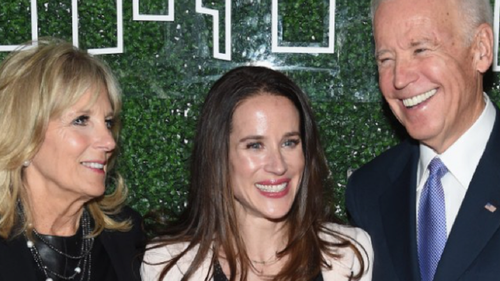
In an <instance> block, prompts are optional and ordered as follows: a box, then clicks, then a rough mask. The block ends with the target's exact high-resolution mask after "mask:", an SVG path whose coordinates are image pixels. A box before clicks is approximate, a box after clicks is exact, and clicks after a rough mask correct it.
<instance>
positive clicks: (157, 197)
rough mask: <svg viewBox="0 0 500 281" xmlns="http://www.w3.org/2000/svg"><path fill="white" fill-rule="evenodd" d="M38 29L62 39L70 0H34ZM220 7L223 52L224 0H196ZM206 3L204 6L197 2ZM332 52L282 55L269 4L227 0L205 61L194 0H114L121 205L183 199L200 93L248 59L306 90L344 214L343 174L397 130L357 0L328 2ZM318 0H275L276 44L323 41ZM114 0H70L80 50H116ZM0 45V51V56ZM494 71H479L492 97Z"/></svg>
mask: <svg viewBox="0 0 500 281" xmlns="http://www.w3.org/2000/svg"><path fill="white" fill-rule="evenodd" d="M36 2H37V9H38V26H39V31H38V34H39V36H57V37H60V38H63V39H66V40H68V41H71V40H72V38H73V34H72V27H71V1H70V0H57V1H56V0H38V1H36ZM202 2H203V5H204V7H207V8H211V9H216V10H217V11H219V13H220V16H221V18H220V22H219V28H220V38H218V39H216V40H219V46H220V52H222V53H225V52H226V51H229V50H226V49H225V47H224V45H225V38H224V36H225V30H224V29H225V26H224V20H225V15H224V10H225V1H223V0H214V1H209V2H207V1H202ZM205 2H206V3H205ZM335 2H336V10H335V38H334V49H335V51H334V53H331V54H289V53H277V52H273V51H272V49H271V38H272V35H271V20H272V16H271V1H261V0H236V1H232V17H231V20H232V23H233V24H232V27H231V31H232V36H233V37H232V41H231V46H232V47H231V51H232V59H231V60H230V61H226V60H221V59H215V58H214V57H213V46H214V39H213V32H214V30H213V19H212V17H211V16H209V15H205V14H199V13H196V11H195V0H180V1H175V11H174V12H175V21H173V22H154V21H135V20H133V19H132V1H130V0H127V1H123V31H124V32H123V36H124V37H123V43H124V53H123V54H111V55H103V56H102V58H103V59H104V60H105V61H106V62H107V63H108V64H109V65H110V66H111V68H112V69H113V71H114V72H115V74H116V76H117V77H118V79H119V82H120V85H121V87H122V90H123V94H124V97H123V101H124V106H123V113H122V123H123V130H122V135H121V138H120V140H119V142H120V146H121V149H120V157H119V159H118V165H117V170H118V171H119V172H120V173H121V174H122V176H123V177H124V178H125V179H126V183H127V184H128V186H129V189H130V199H129V204H130V205H131V206H133V207H135V208H136V209H138V210H139V211H140V212H141V213H143V214H145V213H147V212H148V211H149V210H152V209H162V210H164V211H165V212H167V214H168V215H169V216H170V217H175V216H176V215H178V214H179V213H180V212H181V211H182V210H183V208H184V207H185V202H186V196H187V189H188V185H189V170H188V167H189V164H190V154H191V149H192V145H193V143H192V142H193V138H194V131H195V126H196V122H197V118H198V114H199V110H200V108H201V105H202V102H203V98H204V95H205V94H206V93H207V92H208V90H209V88H210V86H211V85H212V84H213V82H214V81H215V80H217V79H218V78H219V77H220V76H221V75H222V74H223V73H225V72H226V71H228V70H229V69H231V68H234V67H236V66H240V65H245V64H248V63H259V64H263V65H269V66H271V67H274V68H276V69H278V70H281V71H283V72H285V73H286V74H287V75H289V76H290V77H291V78H292V79H293V80H294V81H296V82H297V84H299V85H300V86H301V88H302V89H304V91H305V92H306V93H307V94H308V95H309V96H310V99H311V104H312V107H313V109H314V112H315V116H316V120H317V123H318V126H319V129H320V133H321V141H322V143H323V146H324V150H325V153H326V156H327V159H328V164H329V166H330V169H331V172H332V173H331V178H332V179H333V181H334V186H332V187H330V188H333V192H332V193H333V194H334V197H333V198H328V199H329V201H331V202H332V204H333V207H334V209H335V210H336V211H337V212H338V214H339V216H341V217H342V218H345V212H344V205H343V196H344V190H345V185H346V181H347V175H348V173H349V172H350V171H352V170H354V169H357V168H359V167H360V166H361V165H363V164H364V163H366V162H368V161H370V160H371V159H373V158H374V157H375V156H376V155H378V154H380V153H381V152H382V151H384V150H386V149H387V148H389V147H391V146H393V145H395V144H396V143H398V142H399V140H400V138H401V137H403V136H404V130H402V129H401V127H400V126H399V125H398V124H397V122H396V121H395V120H394V118H393V117H392V114H391V113H390V111H389V110H387V108H386V107H387V106H386V105H384V103H383V102H382V100H381V96H380V93H379V89H378V85H377V79H378V78H377V68H376V64H375V61H374V59H373V52H374V50H373V39H372V26H371V19H370V15H369V13H370V12H369V10H370V8H369V1H368V0H366V1H353V0H337V1H335ZM139 3H140V5H139V10H140V13H141V14H163V15H164V14H167V13H169V12H170V11H168V1H166V0H147V1H142V0H141V1H139ZM329 3H330V1H328V0H296V1H278V4H279V5H278V14H279V22H278V26H279V34H278V37H279V45H280V46H302V47H307V46H315V47H326V46H327V45H328V39H329V34H328V30H327V28H328V25H329V18H330V15H329ZM115 7H116V1H107V0H95V1H78V14H79V31H78V38H79V42H80V46H81V47H82V48H111V47H116V46H117V37H116V34H117V28H118V27H117V22H116V21H117V20H116V19H117V11H116V8H115ZM30 39H31V19H30V0H16V1H14V0H2V4H1V5H0V44H1V45H9V44H21V43H23V42H26V41H29V40H30ZM6 55H7V53H5V52H4V53H0V59H3V58H4V57H5V56H6ZM499 81H500V78H499V76H498V74H496V73H490V74H489V75H488V77H487V83H486V88H487V91H488V93H490V96H491V97H492V100H494V101H496V102H498V101H500V91H499V88H500V82H499Z"/></svg>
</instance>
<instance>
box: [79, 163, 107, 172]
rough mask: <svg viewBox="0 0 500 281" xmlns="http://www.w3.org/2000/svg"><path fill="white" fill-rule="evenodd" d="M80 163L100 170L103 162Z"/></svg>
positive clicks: (102, 167)
mask: <svg viewBox="0 0 500 281" xmlns="http://www.w3.org/2000/svg"><path fill="white" fill-rule="evenodd" d="M82 165H83V166H85V167H89V168H92V169H100V170H102V169H104V165H103V164H99V163H94V162H82Z"/></svg>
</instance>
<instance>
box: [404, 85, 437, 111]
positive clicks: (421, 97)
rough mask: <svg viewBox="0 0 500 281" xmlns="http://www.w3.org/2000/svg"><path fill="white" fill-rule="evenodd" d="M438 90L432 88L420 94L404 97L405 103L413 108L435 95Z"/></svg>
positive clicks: (407, 106)
mask: <svg viewBox="0 0 500 281" xmlns="http://www.w3.org/2000/svg"><path fill="white" fill-rule="evenodd" d="M436 92H437V89H432V90H430V91H427V92H425V93H423V94H420V95H418V96H414V97H411V98H408V99H404V100H403V104H404V106H405V107H406V108H412V107H414V106H417V105H419V104H421V103H423V102H424V101H426V100H428V99H430V98H431V97H432V96H434V95H435V94H436Z"/></svg>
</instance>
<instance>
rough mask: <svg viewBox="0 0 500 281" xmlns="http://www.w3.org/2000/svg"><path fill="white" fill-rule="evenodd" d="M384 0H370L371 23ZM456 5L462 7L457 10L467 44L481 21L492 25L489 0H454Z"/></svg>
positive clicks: (491, 10)
mask: <svg viewBox="0 0 500 281" xmlns="http://www.w3.org/2000/svg"><path fill="white" fill-rule="evenodd" d="M385 1H391V0H372V1H371V17H372V23H373V20H374V18H375V12H376V11H377V9H378V6H379V5H380V4H381V3H382V2H385ZM441 1H442V0H441ZM455 1H456V2H457V4H458V5H457V6H458V7H462V9H461V11H459V12H460V13H461V15H462V17H461V18H462V22H461V25H462V27H463V31H464V34H465V39H466V42H467V43H468V44H470V43H472V40H473V39H474V38H473V36H474V29H475V28H476V27H478V26H479V25H481V24H483V23H488V24H489V25H490V26H492V27H493V9H492V8H491V3H490V0H455Z"/></svg>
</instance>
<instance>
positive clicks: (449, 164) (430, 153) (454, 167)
mask: <svg viewBox="0 0 500 281" xmlns="http://www.w3.org/2000/svg"><path fill="white" fill-rule="evenodd" d="M484 101H485V103H486V106H485V107H484V110H483V112H482V113H481V115H480V116H479V118H478V119H477V120H476V122H475V123H474V124H473V125H472V127H470V128H469V129H468V130H467V131H466V132H465V133H464V134H463V135H462V136H461V137H460V138H459V139H458V140H457V141H456V142H455V143H454V144H452V145H451V146H450V147H449V148H448V149H447V150H446V151H445V152H444V153H442V154H440V155H438V154H437V153H436V152H435V151H434V150H433V149H432V148H430V147H428V146H425V145H423V144H420V160H419V163H418V170H417V221H418V206H419V202H420V195H421V193H422V189H423V187H424V184H425V182H426V181H427V178H428V177H429V170H428V169H427V166H428V165H429V163H430V162H431V160H432V159H433V158H434V157H435V156H438V157H439V158H440V159H441V161H442V162H443V163H444V165H445V166H446V168H448V173H446V174H445V175H444V176H443V178H442V179H441V183H442V184H443V190H444V197H445V209H446V234H447V235H450V231H451V228H452V226H453V223H454V222H455V218H456V217H457V214H458V210H459V209H460V206H461V205H462V201H463V200H464V197H465V193H466V192H467V189H468V188H469V184H470V182H471V180H472V176H473V175H474V172H475V171H476V167H477V165H478V164H479V160H480V159H481V156H482V155H483V153H484V149H485V147H486V143H487V142H488V139H489V137H490V134H491V131H492V130H493V124H494V123H495V115H496V112H495V108H494V107H493V104H492V103H491V101H490V99H489V97H488V96H487V95H486V94H484ZM417 227H418V226H417Z"/></svg>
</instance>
